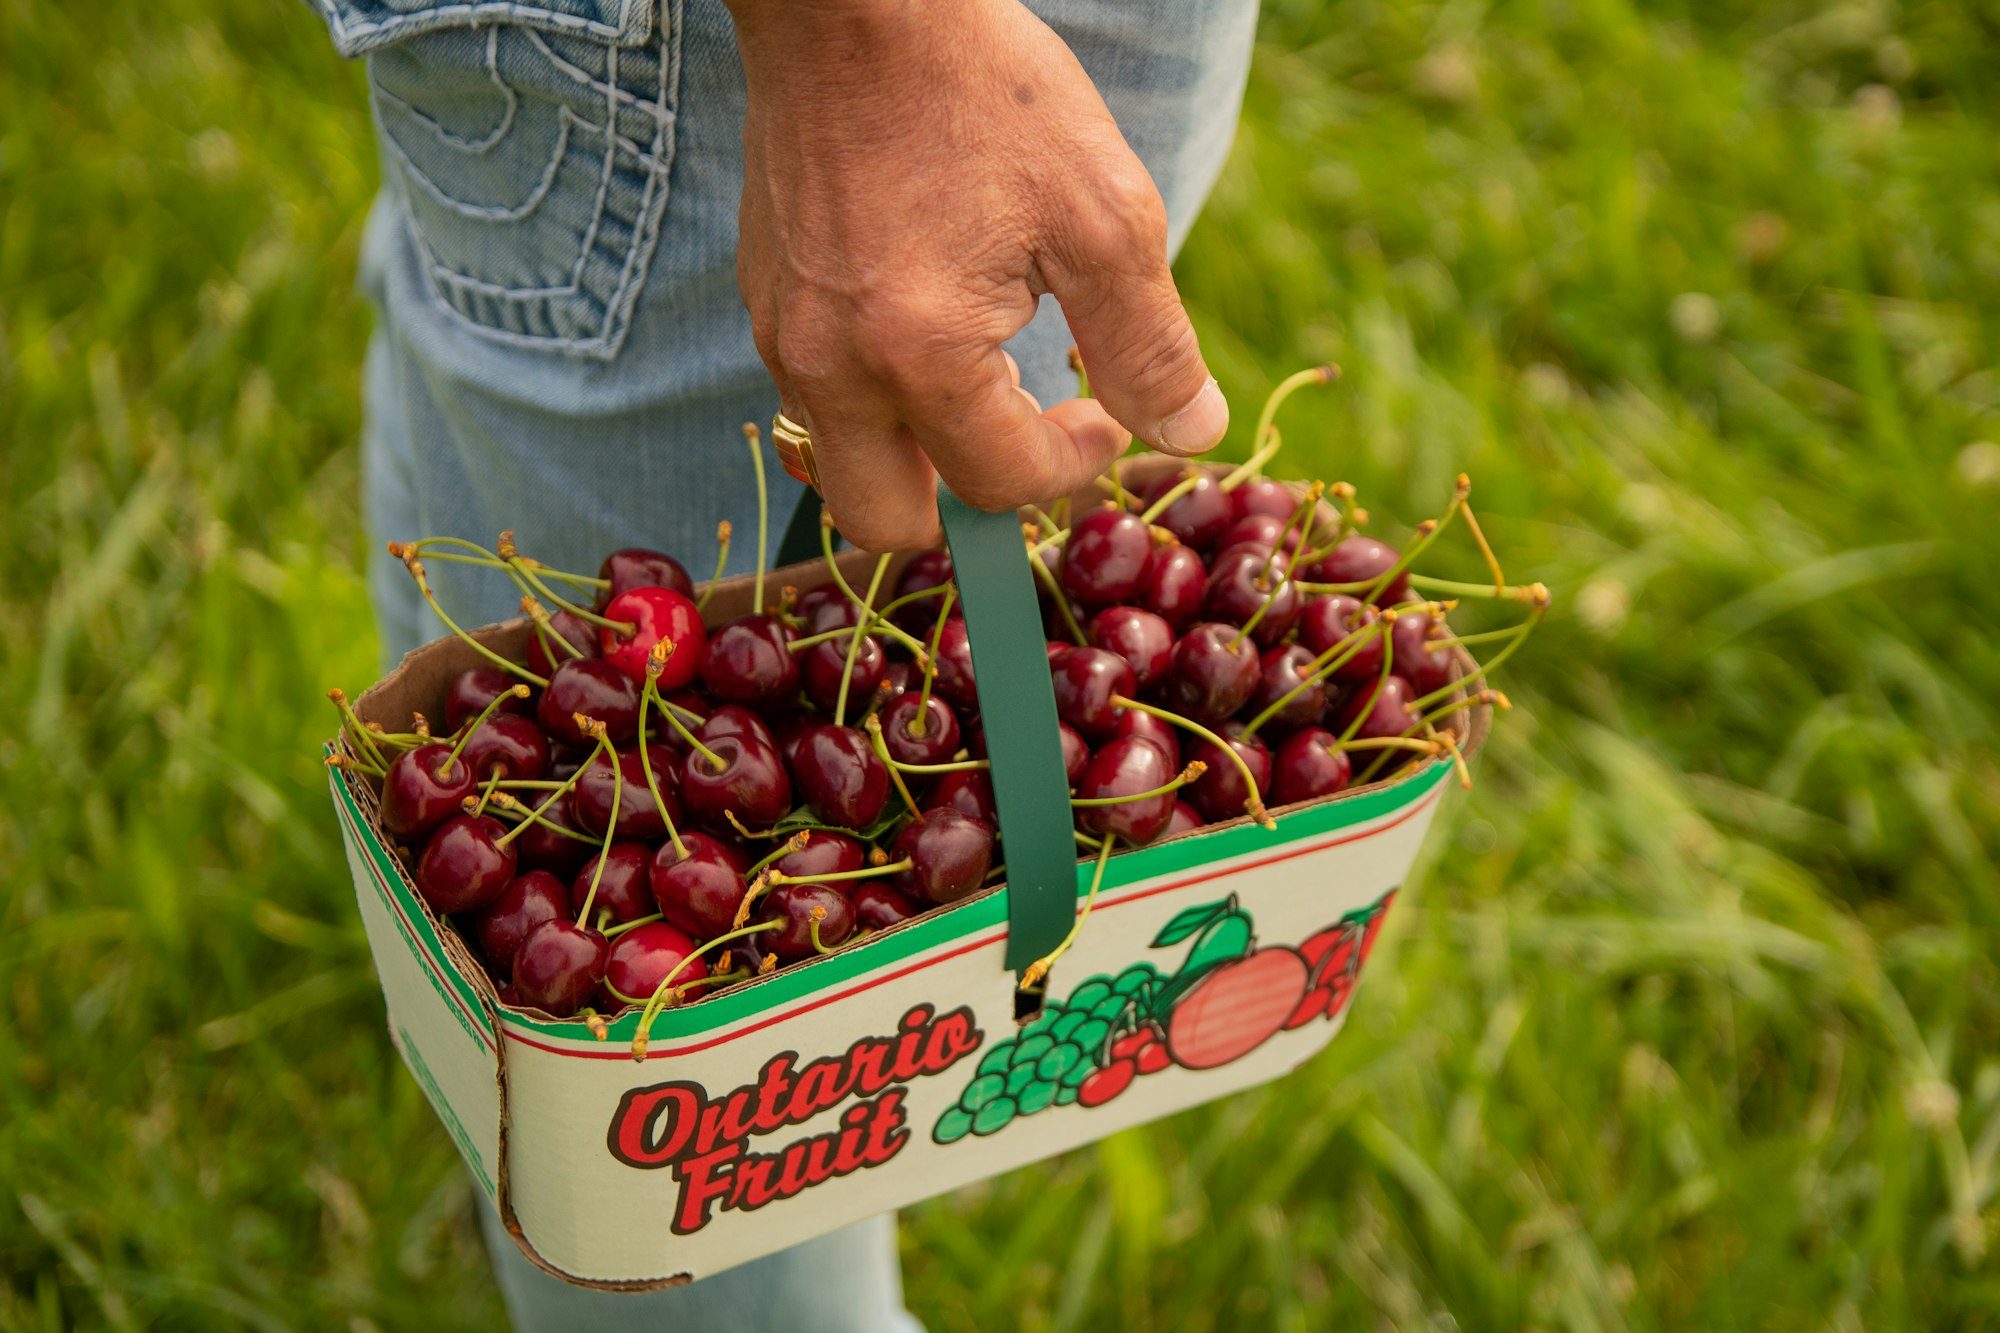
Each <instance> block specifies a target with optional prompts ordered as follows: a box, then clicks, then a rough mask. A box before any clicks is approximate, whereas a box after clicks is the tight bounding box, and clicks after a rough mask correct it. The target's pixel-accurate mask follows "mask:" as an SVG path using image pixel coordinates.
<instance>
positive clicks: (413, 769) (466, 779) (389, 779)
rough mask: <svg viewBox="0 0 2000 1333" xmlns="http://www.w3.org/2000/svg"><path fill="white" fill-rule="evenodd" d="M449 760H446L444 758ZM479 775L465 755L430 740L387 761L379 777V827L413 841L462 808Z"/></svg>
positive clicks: (474, 788)
mask: <svg viewBox="0 0 2000 1333" xmlns="http://www.w3.org/2000/svg"><path fill="white" fill-rule="evenodd" d="M447 760H449V761H450V762H449V763H447V762H446V761H447ZM478 789H479V779H478V777H477V776H476V775H475V774H474V773H473V771H472V765H470V764H468V763H466V762H465V756H463V755H460V756H459V757H458V758H456V759H452V757H451V747H450V746H449V745H444V744H440V743H439V742H437V741H432V742H430V743H428V744H425V745H419V746H417V747H416V748H415V749H413V750H405V751H403V752H402V753H401V754H399V755H397V756H396V757H395V758H394V759H391V760H390V761H389V771H388V773H387V775H386V776H384V777H383V779H382V828H383V830H384V831H385V832H387V833H388V834H389V836H390V837H392V838H402V839H404V840H406V841H415V840H416V839H418V838H421V837H422V836H423V835H424V834H426V833H429V832H430V831H431V830H432V829H434V828H436V827H437V826H438V825H440V824H442V823H444V822H445V821H446V820H447V819H450V818H452V817H453V816H455V815H459V814H462V813H463V812H464V809H465V798H466V797H468V796H470V795H472V794H473V793H474V792H475V791H477V790H478Z"/></svg>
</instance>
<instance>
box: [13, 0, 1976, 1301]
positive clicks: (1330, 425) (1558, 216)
mask: <svg viewBox="0 0 2000 1333" xmlns="http://www.w3.org/2000/svg"><path fill="white" fill-rule="evenodd" d="M0 53H4V56H3V57H0V58H4V61H5V76H4V77H3V78H0V432H4V434H0V439H4V443H5V448H4V453H0V499H4V509H0V559H3V560H4V568H5V570H6V572H7V578H6V581H5V590H4V591H0V701H3V702H0V875H4V882H5V887H4V890H0V894H4V900H0V1328H3V1329H10V1330H11V1329H56V1328H65V1327H110V1328H136V1327H147V1328H160V1329H213V1328H234V1327H245V1328H258V1329H281V1328H300V1329H341V1328H345V1329H355V1330H364V1329H372V1328H381V1329H403V1328H412V1329H413V1328H425V1329H460V1328H462V1329H477V1328H489V1327H493V1326H495V1321H496V1320H497V1319H498V1317H499V1304H498V1301H497V1299H496V1298H495V1296H494V1293H493V1291H492V1288H491V1285H490V1282H489V1280H488V1276H487V1272H486V1267H485V1261H484V1258H483V1256H482V1254H481V1251H480V1248H479V1244H478V1241H477V1237H476V1235H475V1229H474V1223H473V1214H472V1212H471V1208H472V1201H471V1199H470V1198H469V1196H468V1193H467V1186H466V1183H465V1177H464V1176H463V1174H462V1172H461V1171H460V1169H459V1165H458V1159H457V1157H456V1155H455V1154H454V1152H453V1150H452V1147H451V1144H450V1142H449V1141H448V1140H447V1138H446V1136H445V1134H444V1133H443V1132H442V1130H441V1129H440V1127H439V1126H438V1124H437V1123H436V1121H435V1119H434V1117H433V1116H432V1114H431V1112H430V1111H429V1109H428V1107H427V1106H426V1104H425V1102H424V1101H423V1098H422V1096H421V1095H420V1094H419V1092H418V1091H417V1088H416V1085H415V1084H414V1083H413V1082H412V1081H411V1080H410V1079H409V1078H408V1077H407V1076H406V1075H405V1074H404V1072H403V1071H402V1070H401V1069H400V1068H399V1067H398V1066H397V1064H396V1061H395V1059H394V1056H393V1055H392V1054H391V1051H390V1048H389V1044H388V1042H387V1041H386V1040H385V1039H384V1034H383V1032H382V1028H381V1001H380V996H379V993H378V992H377V990H376V988H375V983H374V979H373V974H372V972H371V969H370V965H369V962H368V957H367V952H366V948H365V945H364V941H363V938H362V934H361V930H360V927H359V924H358V922H357V920H356V917H355V913H354V908H353V904H352V899H351V890H350V887H349V884H348V881H347V876H346V873H345V870H344V868H343V867H342V864H341V861H340V856H339V851H338V844H337V839H336V836H335V832H334V826H333V821H332V820H331V818H330V817H329V814H328V810H327V806H326V801H325V796H324V789H323V783H322V776H321V770H320V768H319V764H318V761H317V752H316V743H317V741H318V740H319V739H320V738H321V736H322V735H323V734H324V733H326V731H327V730H328V723H329V717H328V715H327V711H326V708H325V705H324V703H323V702H322V701H321V699H320V697H319V696H320V692H321V691H322V690H323V689H324V688H325V687H327V686H328V685H332V684H336V683H338V684H343V685H346V686H348V687H350V688H353V687H355V686H358V685H360V684H362V683H364V682H365V681H366V680H367V679H368V678H369V676H370V666H371V664H372V662H373V660H374V649H373V644H372V642H371V640H370V638H369V635H368V633H367V631H366V629H365V625H366V623H367V618H366V617H367V611H366V603H365V600H364V597H363V592H362V584H361V578H360V574H359V562H360V556H361V545H362V537H361V534H360V533H359V532H358V531H357V528H356V522H355V514H354V503H353V499H352V496H353V491H354V487H355V452H354V438H355V433H356V428H357V388H358V386H357V367H358V363H359V354H360V349H361V346H362V342H363V339H364V336H365V331H366V327H367V317H366V314H365V311H364V310H363V308H362V307H361V305H360V303H359V301H358V299H357V298H356V296H355V295H354V293H353V292H352V290H351V286H350V282H351V274H352V271H353V267H354V259H355V248H356V241H357V233H358V228H359V223H360V218H361V215H362V209H363V206H364V204H365V202H366V200H367V198H368V196H369V193H370V190H371V188H372V183H373V181H374V179H375V168H374V164H373V158H372V154H373V146H372V141H371V138H370V135H369V131H368V127H367V123H366V115H365V110H364V107H363V104H362V100H361V97H360V95H359V92H360V85H359V81H358V79H357V77H356V71H355V70H354V69H352V68H349V67H345V66H343V65H341V64H340V62H338V61H337V60H335V58H334V57H333V56H332V55H331V53H330V51H329V49H328V47H327V45H326V41H325V37H324V33H323V31H322V30H321V29H320V27H319V25H318V24H317V23H316V22H315V21H314V19H313V17H312V15H311V14H310V13H309V12H307V11H306V10H304V9H301V8H299V7H298V6H296V5H289V4H248V3H227V4H217V3H213V0H209V2H207V3H200V2H197V0H154V2H153V3H149V4H139V3H135V2H134V0H112V2H111V3H107V4H102V5H91V6H73V5H50V4H37V3H32V0H0ZM1996 74H2000V21H1996V19H1995V17H1994V15H1993V13H1992V11H1991V10H1990V9H1988V10H1983V12H1982V7H1976V6H1957V5H1950V4H1943V3H1935V2H1933V3H1913V4H1908V5H1897V4H1891V3H1886V2H1885V3H1868V2H1863V3H1843V4H1839V5H1836V6H1833V7H1827V6H1823V5H1813V4H1807V3H1802V2H1800V3H1782V2H1779V3H1757V4H1749V3H1745V4H1735V5H1721V4H1707V3H1700V2H1698V0H1682V2H1681V3H1668V4H1663V5H1657V6H1646V7H1638V6H1631V5H1627V4H1621V3H1618V2H1617V0H1545V2H1544V3H1531V2H1524V3H1509V4H1503V5H1497V6H1488V5H1484V4H1480V3H1473V2H1469V0H1448V2H1447V3H1444V4H1409V5H1395V4H1382V3H1371V2H1369V0H1342V2H1340V3H1333V4H1322V3H1319V2H1318V0H1271V3H1270V4H1269V5H1268V6H1267V11H1266V15H1265V19H1264V27H1263V34H1262V41H1261V45H1260V48H1259V53H1258V57H1257V64H1256V71H1255V76H1254V79H1253V83H1252V88H1251V92H1250V98H1249V106H1248V111H1247V115H1246V119H1245V123H1244V128H1243V132H1242V135H1241V139H1240V142H1239V144H1238V148H1237V152H1236V155H1235V157H1234V159H1233V160H1232V163H1231V166H1230V169H1229V172H1228V175H1227V177H1226V178H1225V180H1224V182H1223V184H1222V186H1221V187H1220V189H1219V191H1218V193H1217V195H1216V198H1215V200H1214V202H1213V204H1212V206H1211V207H1210V209H1209V212H1208V214H1207V215H1206V217H1205V220H1204V221H1203V223H1202V224H1201V226H1200V228H1199V230H1198V231H1197V234H1196V236H1195V237H1194V239H1193V241H1192V242H1191V243H1190V245H1189V247H1188V249H1187V252H1186V254H1185V256H1184V258H1183V262H1182V264H1181V273H1182V280H1183V283H1184V290H1185V291H1186V293H1187V295H1188V298H1189V300H1190V303H1191V305H1192V306H1193V307H1194V308H1195V309H1196V311H1197V312H1198V318H1199V323H1200V325H1201V328H1202V332H1203V335H1204V345H1205V346H1206V347H1207V349H1208V350H1209V354H1210V357H1211V361H1212V363H1213V364H1214V365H1215V366H1216V367H1217V369H1218V371H1219V373H1220V374H1221V376H1222V378H1223V381H1224V384H1225V386H1226V387H1227V388H1228V389H1230V390H1231V391H1232V393H1233V394H1234V395H1235V396H1236V397H1237V401H1238V402H1239V404H1243V403H1246V402H1249V401H1254V396H1256V395H1258V394H1261V392H1262V391H1263V390H1264V389H1265V388H1266V387H1267V386H1268V384H1269V382H1270V381H1271V380H1272V379H1274V378H1275V377H1276V376H1277V375H1279V374H1281V373H1283V372H1284V371H1286V370H1289V369H1291V368H1294V367H1296V366H1299V365H1303V364H1307V363H1310V362H1312V361H1316V360H1320V359H1328V358H1330V359H1335V360H1338V361H1340V362H1341V363H1342V364H1343V365H1344V366H1345V368H1346V370H1347V378H1346V380H1345V382H1344V383H1343V384H1342V385H1341V386H1340V387H1339V388H1338V389H1336V390H1333V391H1331V392H1320V393H1317V394H1314V395H1312V396H1310V397H1309V398H1308V399H1301V400H1295V405H1294V406H1293V407H1292V408H1288V410H1287V417H1286V421H1287V423H1288V424H1287V437H1288V440H1289V442H1290V444H1289V452H1288V457H1287V459H1286V462H1285V464H1284V466H1285V468H1286V469H1288V470H1291V471H1293V472H1295V473H1300V474H1304V473H1311V474H1315V475H1320V476H1325V477H1329V478H1332V477H1346V478H1348V479H1350V480H1352V481H1354V482H1356V483H1357V484H1358V485H1360V486H1361V488H1362V490H1363V494H1364V497H1365V498H1366V500H1367V502H1368V503H1369V504H1370V505H1371V507H1372V508H1373V509H1374V510H1375V512H1376V513H1377V514H1378V515H1381V516H1382V520H1381V521H1382V522H1383V523H1385V524H1387V523H1388V521H1389V520H1390V519H1391V518H1401V519H1403V520H1405V521H1408V520H1411V519H1414V518H1416V517H1419V516H1421V515H1423V514H1425V513H1429V512H1434V511H1435V510H1436V509H1437V508H1438V506H1439V504H1440V503H1441V502H1442V499H1443V497H1444V496H1445V494H1446V493H1447V490H1448V487H1449V482H1450V478H1451V476H1452V475H1453V474H1454V473H1455V472H1457V471H1458V470H1460V469H1461V468H1463V469H1466V470H1469V471H1470V472H1471V473H1472V474H1473V476H1474V478H1475V480H1476V485H1477V489H1476V490H1475V496H1474V498H1475V502H1476V504H1477V505H1478V506H1479V508H1480V510H1481V512H1482V514H1483V515H1484V516H1485V517H1486V519H1487V524H1488V529H1489V531H1490V532H1491V534H1492V536H1493V538H1494V540H1495V542H1496V543H1497V544H1498V545H1499V546H1500V547H1501V548H1502V549H1503V551H1505V552H1508V553H1510V555H1511V561H1510V564H1511V568H1510V573H1511V574H1513V575H1515V576H1518V577H1521V578H1540V579H1543V580H1545V581H1547V582H1548V583H1549V584H1550V585H1551V586H1553V587H1555V588H1556V589H1557V590H1558V593H1559V596H1560V600H1559V602H1558V606H1557V613H1556V615H1555V616H1553V617H1552V618H1551V621H1550V623H1549V624H1548V626H1547V627H1546V629H1545V630H1544V632H1543V634H1542V635H1541V636H1539V637H1538V638H1537V639H1536V641H1535V642H1534V643H1533V644H1532V645H1531V647H1530V649H1529V650H1528V651H1527V652H1526V653H1524V654H1523V655H1522V656H1520V657H1519V658H1517V659H1516V660H1515V663H1514V666H1513V669H1512V670H1511V671H1509V672H1508V673H1507V677H1506V679H1505V680H1504V681H1503V684H1504V685H1505V686H1506V687H1507V688H1508V689H1509V691H1510V692H1511V693H1512V695H1513V698H1514V700H1515V701H1516V703H1517V705H1519V706H1518V707H1517V708H1516V709H1515V711H1514V712H1513V714H1512V715H1511V716H1510V717H1508V718H1506V719H1505V725H1504V726H1503V727H1502V728H1501V729H1500V731H1499V733H1498V736H1497V738H1496V741H1495V743H1494V745H1493V747H1492V748H1491V750H1490V751H1489V753H1488V755H1487V757H1486V759H1485V761H1484V763H1483V764H1482V767H1481V774H1480V778H1481V781H1480V785H1479V788H1478V790H1477V791H1476V792H1475V793H1474V794H1473V795H1472V796H1471V797H1470V798H1467V799H1466V800H1465V803H1464V805H1463V806H1461V807H1460V808H1459V809H1458V810H1457V811H1456V812H1455V813H1454V814H1453V815H1452V816H1451V817H1450V818H1449V819H1448V820H1446V821H1444V823H1443V824H1441V826H1440V828H1439V836H1437V837H1435V838H1434V839H1433V844H1432V847H1431V849H1430V853H1429V854H1428V856H1427V858H1426V862H1425V865H1424V867H1423V869H1422V871H1421V873H1420V874H1419V875H1418V876H1417V877H1416V878H1415V879H1414V880H1413V881H1412V884H1411V888H1410V891H1409V892H1407V893H1405V894H1404V895H1403V897H1402V899H1401V900H1400V901H1401V906H1400V907H1399V910H1398V911H1397V912H1396V914H1395V915H1394V917H1393V918H1392V920H1391V924H1390V927H1389V930H1388V933H1387V934H1386V935H1385V937H1384V945H1383V948H1382V951H1381V952H1380V953H1378V955H1377V958H1378V961H1377V963H1376V965H1375V967H1374V968H1372V969H1371V971H1370V977H1369V982H1368V984H1367V985H1366V986H1364V987H1363V988H1362V991H1361V994H1360V997H1359V999H1358V1001H1357V1004H1356V1007H1355V1009H1354V1011H1353V1018H1352V1021H1351V1022H1350V1024H1349V1026H1348V1030H1347V1033H1346V1035H1345V1036H1344V1037H1343V1038H1342V1039H1341V1040H1339V1041H1338V1042H1336V1043H1335V1044H1334V1046H1333V1047H1332V1048H1331V1049H1330V1050H1329V1051H1328V1052H1327V1054H1326V1055H1325V1056H1323V1057H1322V1058H1320V1059H1319V1060H1318V1061H1316V1062H1315V1063H1314V1064H1313V1065H1312V1066H1310V1067H1309V1068H1308V1069H1307V1070H1306V1071H1304V1072H1302V1073H1301V1074H1299V1075H1297V1076H1295V1077H1293V1078H1291V1079H1289V1080H1287V1081H1285V1082H1283V1083H1281V1084H1279V1085H1276V1086H1274V1087H1271V1088H1268V1089H1265V1090H1263V1091H1260V1092H1257V1093H1255V1094H1251V1095H1247V1096H1244V1097H1241V1098H1238V1099H1236V1100H1234V1101H1232V1102H1230V1103H1228V1104H1226V1105H1221V1106H1216V1107H1211V1108H1207V1109H1204V1110H1201V1111H1197V1112H1193V1113H1190V1114H1187V1115H1183V1116H1180V1117H1177V1118H1175V1119H1173V1120H1171V1121H1169V1122H1166V1123H1163V1124H1160V1125H1156V1126H1153V1127H1150V1128H1146V1129H1142V1130H1138V1131H1134V1132H1130V1133H1126V1134H1122V1135H1120V1136H1118V1137H1116V1138H1114V1139H1111V1140H1109V1141H1108V1142H1106V1143H1104V1144H1102V1145H1100V1146H1099V1147H1097V1148H1095V1149H1094V1150H1091V1151H1087V1152H1084V1153H1080V1154H1076V1155H1073V1156H1071V1157H1069V1158H1067V1159H1064V1160H1061V1161H1058V1162H1055V1163H1052V1164H1050V1165H1048V1166H1046V1167H1045V1168H1039V1169H1032V1170H1028V1171H1023V1172H1020V1173H1017V1174H1015V1175H1012V1176H1009V1177H1006V1178H1004V1179H1001V1180H998V1181H994V1182H991V1183H990V1184H988V1185H986V1186H983V1187H980V1188H977V1189H972V1190H968V1191H964V1192H962V1193H960V1194H958V1195H955V1196H953V1197H950V1198H947V1199H943V1200H940V1201H937V1202H934V1203H931V1204H928V1205H925V1206H923V1207H920V1208H918V1209H916V1210H914V1211H913V1212H912V1213H911V1214H909V1215H908V1217H907V1220H906V1226H905V1229H904V1236H905V1253H906V1261H907V1271H908V1283H909V1294H910V1299H911V1302H912V1304H913V1306H914V1308H915V1309H916V1310H917V1311H918V1312H919V1313H920V1314H922V1315H923V1316H924V1317H925V1318H926V1319H927V1320H928V1321H929V1322H930V1324H931V1326H932V1327H933V1328H934V1329H938V1330H973V1329H998V1328H1017V1327H1018V1328H1024V1329H1044V1328H1058V1329H1085V1328H1088V1329H1097V1328H1115V1327H1126V1328H1174V1329H1211V1328H1212V1329H1253V1328H1273V1329H1298V1330H1316V1329H1327V1328H1335V1327H1339V1328H1367V1329H1397V1330H1408V1329H1439V1330H1443V1329H1453V1328H1459V1329H1513V1328H1536V1329H1542V1328H1547V1329H1575V1330H1585V1329H1682V1328H1713V1329H1739V1328H1740V1329H1762V1328H1772V1329H1825V1330H1855V1329H1863V1328H1878V1329H1984V1328H1993V1327H1996V1326H2000V1265H1996V1263H1995V1258H1994V1254H1995V1241H1996V1239H2000V1237H1996V1234H1995V1232H1996V1226H1995V1223H1996V1216H2000V1209H1996V1202H1995V1179H1996V1169H2000V1165H1997V1163H1996V1159H2000V1053H1996V1052H1997V1051H2000V973H1996V966H1995V961H1994V955H1995V949H1996V944H2000V873H1996V871H1995V868H1994V865H1993V853H1994V849H1995V846H1996V842H2000V836H1996V833H1995V828H1996V824H2000V767H1996V764H1995V760H1994V755H1993V742H1994V736H1995V729H1996V719H2000V710H1996V704H1995V695H1996V692H2000V636H1996V619H2000V579H1996V575H2000V537H1996V532H2000V376H1996V371H1995V362H1996V350H2000V173H1997V172H1996V166H2000V127H1997V125H1996V122H2000V105H1996V100H2000V80H1996ZM1248 416H1249V413H1248V412H1247V411H1245V412H1239V417H1240V418H1247V417H1248ZM1239 447H1240V442H1239ZM1392 530H1393V529H1392ZM1453 549H1454V550H1455V551H1456V555H1455V556H1454V558H1456V559H1461V560H1463V559H1464V558H1465V553H1464V551H1463V549H1462V548H1458V547H1454V548H1453ZM1465 570H1466V572H1467V573H1474V572H1475V571H1476V566H1475V565H1474V564H1473V563H1472V562H1470V561H1466V563H1465Z"/></svg>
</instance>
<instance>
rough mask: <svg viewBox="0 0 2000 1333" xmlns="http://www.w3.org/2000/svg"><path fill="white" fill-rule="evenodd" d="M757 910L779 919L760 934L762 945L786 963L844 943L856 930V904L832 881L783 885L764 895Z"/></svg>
mask: <svg viewBox="0 0 2000 1333" xmlns="http://www.w3.org/2000/svg"><path fill="white" fill-rule="evenodd" d="M757 910H758V911H759V912H761V913H763V914H764V916H765V918H766V919H767V920H768V919H771V918H776V919H777V921H778V924H777V925H776V926H773V927H772V928H771V929H769V930H767V931H764V932H763V933H762V934H760V935H758V936H757V938H758V939H759V940H760V941H762V947H763V948H765V949H768V950H769V951H770V952H772V953H774V954H776V955H778V957H779V959H780V960H782V961H784V962H787V963H794V962H798V961H800V960H801V959H806V958H812V957H815V956H817V955H819V954H821V953H823V952H825V951H826V950H828V949H832V948H835V947H837V946H838V945H841V944H845V943H846V942H847V937H848V936H850V935H852V934H853V933H854V907H853V905H852V904H850V903H849V902H848V901H847V897H846V895H845V894H843V893H841V891H840V890H839V889H837V888H835V887H834V886H833V885H831V884H780V885H779V886H778V887H777V888H775V889H772V890H771V892H770V893H769V894H767V895H765V897H764V900H763V901H762V902H761V903H759V904H758V905H757ZM815 936H816V937H817V939H818V943H817V944H815V943H814V938H815Z"/></svg>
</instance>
